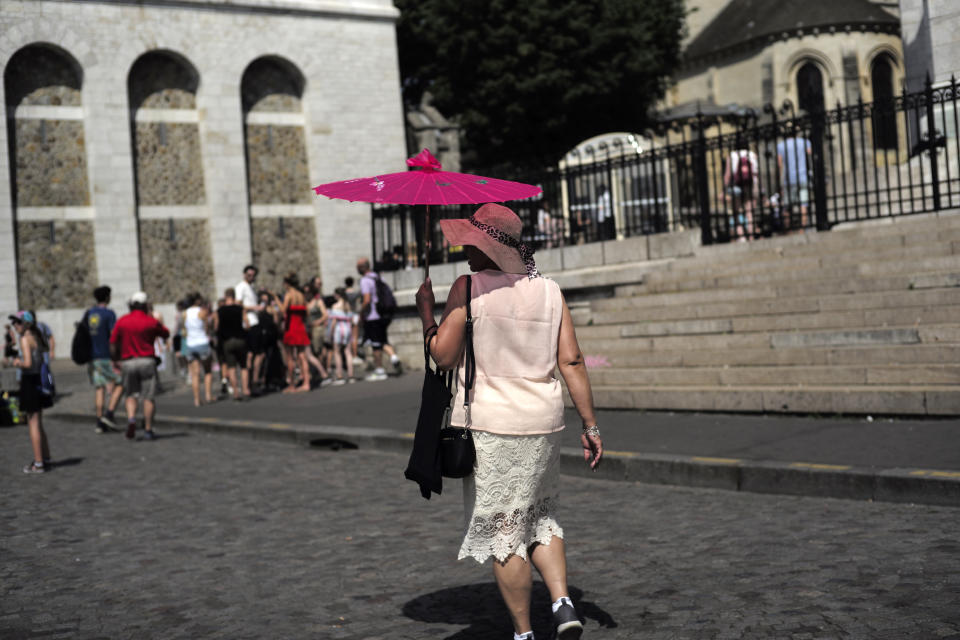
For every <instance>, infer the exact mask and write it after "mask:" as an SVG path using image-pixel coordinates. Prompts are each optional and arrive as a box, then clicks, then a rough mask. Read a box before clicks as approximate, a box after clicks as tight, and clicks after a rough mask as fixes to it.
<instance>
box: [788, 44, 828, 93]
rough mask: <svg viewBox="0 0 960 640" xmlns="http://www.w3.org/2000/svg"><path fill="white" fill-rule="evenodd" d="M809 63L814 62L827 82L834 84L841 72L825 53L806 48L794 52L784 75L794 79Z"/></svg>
mask: <svg viewBox="0 0 960 640" xmlns="http://www.w3.org/2000/svg"><path fill="white" fill-rule="evenodd" d="M807 62H813V63H814V64H816V65H817V66H819V67H820V71H821V72H822V73H823V74H824V80H825V82H828V83H829V84H831V85H832V84H833V79H834V78H837V77H839V70H838V69H837V66H836V65H835V64H834V63H833V61H832V60H831V59H830V57H829V56H827V55H825V54H824V53H823V52H821V51H818V50H816V49H810V48H808V47H804V48H803V49H799V50H797V51H794V52H793V54H792V55H791V56H790V57H789V58H788V59H787V62H786V64H785V65H784V66H783V70H784V75H785V76H786V77H787V78H790V79H791V81H792V79H793V78H794V77H795V76H796V75H797V71H799V70H800V67H802V66H803V65H804V64H806V63H807Z"/></svg>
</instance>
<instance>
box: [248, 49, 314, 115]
mask: <svg viewBox="0 0 960 640" xmlns="http://www.w3.org/2000/svg"><path fill="white" fill-rule="evenodd" d="M305 87H306V78H305V77H304V75H303V73H302V72H301V71H300V69H299V68H298V67H297V66H296V65H295V64H294V63H292V62H290V61H289V60H287V59H286V58H284V57H282V56H278V55H266V56H261V57H259V58H257V59H256V60H254V61H253V62H251V63H250V64H248V65H247V68H246V69H244V70H243V76H242V79H241V81H240V97H241V101H242V103H243V111H244V113H248V112H251V111H273V112H286V113H299V112H300V111H301V110H302V105H301V100H302V98H303V91H304V89H305Z"/></svg>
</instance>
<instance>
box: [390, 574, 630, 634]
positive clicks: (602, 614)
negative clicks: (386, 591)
mask: <svg viewBox="0 0 960 640" xmlns="http://www.w3.org/2000/svg"><path fill="white" fill-rule="evenodd" d="M570 597H571V598H572V599H573V602H574V605H575V606H576V608H577V613H578V614H579V615H580V618H581V620H583V619H586V620H595V621H597V622H598V623H599V624H600V626H601V627H608V628H614V627H616V626H617V623H616V621H615V620H614V619H613V616H611V615H610V614H609V613H607V612H606V611H604V610H603V609H601V608H600V607H598V606H597V605H596V604H595V603H593V602H584V601H583V600H582V598H583V591H581V590H580V589H578V588H576V587H574V586H571V587H570ZM531 607H532V609H531V610H532V612H533V619H532V621H531V622H532V623H533V631H534V634H536V636H537V637H544V638H551V637H553V618H552V616H551V615H550V593H549V592H548V591H547V588H546V587H545V586H544V585H543V583H542V582H534V583H533V597H532V599H531ZM403 614H404V615H405V616H407V617H408V618H410V619H412V620H418V621H420V622H429V623H434V624H438V623H439V624H456V625H469V626H468V627H467V628H466V629H461V630H460V631H458V632H456V633H454V634H453V635H451V636H446V638H445V640H489V639H490V638H496V637H501V638H509V637H510V635H511V633H512V632H513V626H512V625H511V624H510V616H509V615H508V614H507V610H506V607H504V605H503V600H502V599H501V598H500V591H499V590H498V589H497V585H496V584H495V583H493V582H485V583H477V584H470V585H464V586H460V587H451V588H448V589H441V590H440V591H434V592H433V593H427V594H424V595H422V596H417V597H416V598H414V599H413V600H411V601H409V602H407V603H406V604H404V605H403Z"/></svg>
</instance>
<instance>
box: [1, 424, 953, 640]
mask: <svg viewBox="0 0 960 640" xmlns="http://www.w3.org/2000/svg"><path fill="white" fill-rule="evenodd" d="M48 432H49V435H50V440H51V445H52V448H53V453H54V456H55V458H56V459H58V460H59V464H58V465H57V466H56V467H55V469H54V470H53V472H51V473H48V474H46V475H43V476H25V475H23V474H22V473H21V471H20V468H21V466H22V465H23V464H25V463H26V462H27V461H28V460H29V457H30V455H29V440H28V437H27V432H26V429H25V428H23V427H16V428H4V429H0V487H2V489H0V638H4V639H18V638H32V637H44V638H84V639H86V638H271V639H272V638H331V639H358V640H359V639H375V638H383V639H387V638H390V639H398V638H417V639H419V638H448V639H456V640H467V639H476V640H481V639H482V640H496V639H498V638H504V639H506V638H509V637H511V633H510V627H509V624H508V623H507V621H506V615H505V610H504V609H503V607H502V605H501V603H500V601H499V598H498V596H497V594H496V589H495V587H494V584H493V580H492V575H491V572H490V567H489V564H488V565H487V566H483V567H480V566H477V565H476V563H474V562H473V561H464V562H457V561H456V559H455V558H456V550H457V547H458V545H459V530H460V526H461V522H462V506H461V501H460V488H459V486H458V485H459V483H454V482H450V483H449V484H448V486H447V491H446V492H445V493H444V495H443V496H441V497H440V498H434V499H433V500H431V501H430V502H427V501H424V500H423V499H422V498H420V497H419V494H418V492H417V490H416V487H415V485H414V484H413V483H410V482H407V481H405V480H403V478H402V470H403V467H404V465H405V459H404V458H403V457H402V456H397V455H393V454H386V453H376V452H369V451H363V450H354V451H348V450H341V451H336V452H334V451H323V450H308V449H301V448H298V447H295V446H293V445H288V444H282V443H273V442H259V441H255V440H250V439H239V438H231V437H228V436H218V435H208V434H203V433H195V432H191V433H174V432H167V433H163V434H161V435H162V436H163V437H161V438H160V439H158V440H156V441H154V442H144V441H137V442H133V443H131V442H126V441H125V440H124V439H123V438H122V436H120V435H117V434H114V435H104V436H97V435H95V434H94V433H93V432H92V428H91V427H90V426H87V425H83V426H79V425H67V424H65V423H57V422H52V423H51V424H49V425H48ZM562 493H563V505H562V509H561V511H560V514H559V515H560V520H561V523H562V525H563V526H564V529H565V531H566V535H567V539H568V544H569V561H570V583H571V586H572V592H573V596H574V598H575V600H576V602H577V606H578V608H579V610H580V612H581V614H582V615H583V616H584V617H585V619H586V629H587V633H586V634H585V638H658V639H660V638H662V639H666V638H678V639H680V638H682V639H700V638H718V639H719V638H738V639H739V638H776V639H782V638H792V639H797V640H799V639H813V638H823V639H827V638H829V639H835V638H863V639H869V640H882V639H896V640H903V639H907V638H911V639H912V638H917V639H921V638H922V639H929V638H960V606H958V603H960V540H958V535H957V530H958V525H960V510H958V509H955V508H947V507H928V506H923V507H920V506H911V505H900V504H881V503H866V502H855V501H849V500H829V499H814V498H798V497H787V496H775V495H756V494H749V493H734V492H726V491H711V490H697V489H684V488H675V487H662V486H646V485H635V484H628V483H614V482H603V481H598V480H592V479H585V480H584V479H576V478H571V477H563V478H562ZM534 607H535V612H536V613H537V618H536V627H535V628H536V631H537V633H538V634H539V635H538V637H540V638H546V637H548V636H549V630H548V629H549V623H548V618H547V612H548V607H549V603H548V598H547V596H546V592H545V590H544V589H542V587H540V588H538V589H537V590H536V592H535V602H534Z"/></svg>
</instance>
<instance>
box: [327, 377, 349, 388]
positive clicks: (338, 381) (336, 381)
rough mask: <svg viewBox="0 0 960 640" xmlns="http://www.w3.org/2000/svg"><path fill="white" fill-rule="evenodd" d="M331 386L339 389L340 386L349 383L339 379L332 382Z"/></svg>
mask: <svg viewBox="0 0 960 640" xmlns="http://www.w3.org/2000/svg"><path fill="white" fill-rule="evenodd" d="M330 384H332V385H333V386H335V387H339V386H341V385H344V384H347V381H346V380H344V379H343V378H337V379H336V380H334V381H333V382H331V383H330Z"/></svg>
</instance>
